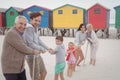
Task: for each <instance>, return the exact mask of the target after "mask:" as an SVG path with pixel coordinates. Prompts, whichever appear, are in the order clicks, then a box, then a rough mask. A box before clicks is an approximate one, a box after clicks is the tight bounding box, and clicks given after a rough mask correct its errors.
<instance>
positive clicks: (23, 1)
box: [0, 0, 120, 23]
mask: <svg viewBox="0 0 120 80" xmlns="http://www.w3.org/2000/svg"><path fill="white" fill-rule="evenodd" d="M96 3H99V4H101V5H103V6H105V7H106V8H108V9H110V23H115V10H114V9H113V8H114V7H115V6H118V5H120V0H0V8H7V9H8V8H9V7H11V6H12V7H20V8H28V7H30V6H32V5H38V6H42V7H45V8H49V9H55V8H57V7H60V6H62V5H65V4H71V5H74V6H78V7H82V8H85V9H88V8H90V7H91V6H93V5H94V4H96Z"/></svg>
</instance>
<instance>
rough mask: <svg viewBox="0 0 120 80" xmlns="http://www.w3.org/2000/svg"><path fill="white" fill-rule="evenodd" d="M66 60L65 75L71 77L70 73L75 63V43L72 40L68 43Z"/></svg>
mask: <svg viewBox="0 0 120 80" xmlns="http://www.w3.org/2000/svg"><path fill="white" fill-rule="evenodd" d="M66 61H67V64H68V68H67V76H68V77H72V73H73V71H75V65H76V52H75V45H74V43H73V42H69V43H68V49H67V57H66Z"/></svg>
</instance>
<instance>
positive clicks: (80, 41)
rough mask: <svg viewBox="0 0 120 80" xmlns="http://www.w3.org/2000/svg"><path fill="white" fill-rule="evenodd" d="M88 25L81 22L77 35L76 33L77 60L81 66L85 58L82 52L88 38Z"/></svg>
mask: <svg viewBox="0 0 120 80" xmlns="http://www.w3.org/2000/svg"><path fill="white" fill-rule="evenodd" d="M85 30H86V27H85V25H84V24H80V26H79V28H78V30H77V32H76V35H75V44H76V48H77V50H76V56H77V60H76V64H77V66H80V63H81V62H82V61H83V60H84V55H83V52H82V49H81V47H82V46H83V45H84V43H85V40H86V32H85Z"/></svg>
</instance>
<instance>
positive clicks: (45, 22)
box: [21, 5, 52, 28]
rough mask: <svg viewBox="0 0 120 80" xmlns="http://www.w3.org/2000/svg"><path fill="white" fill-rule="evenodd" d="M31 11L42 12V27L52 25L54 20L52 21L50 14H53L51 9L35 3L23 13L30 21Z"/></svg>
mask: <svg viewBox="0 0 120 80" xmlns="http://www.w3.org/2000/svg"><path fill="white" fill-rule="evenodd" d="M31 12H40V13H41V14H42V19H41V23H40V25H39V27H40V28H47V27H51V24H52V22H50V18H51V17H50V16H52V15H51V10H50V9H48V8H44V7H41V6H37V5H33V6H31V7H28V8H26V9H24V10H23V11H22V12H21V13H22V15H24V16H25V17H26V18H27V19H28V20H29V21H30V16H29V13H31Z"/></svg>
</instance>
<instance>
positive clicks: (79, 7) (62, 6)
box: [53, 4, 85, 11]
mask: <svg viewBox="0 0 120 80" xmlns="http://www.w3.org/2000/svg"><path fill="white" fill-rule="evenodd" d="M65 6H72V7H75V8H79V9H83V10H85V9H84V8H81V7H78V6H74V5H71V4H65V5H63V6H60V7H58V8H55V9H53V11H55V10H57V9H59V8H62V7H65Z"/></svg>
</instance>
